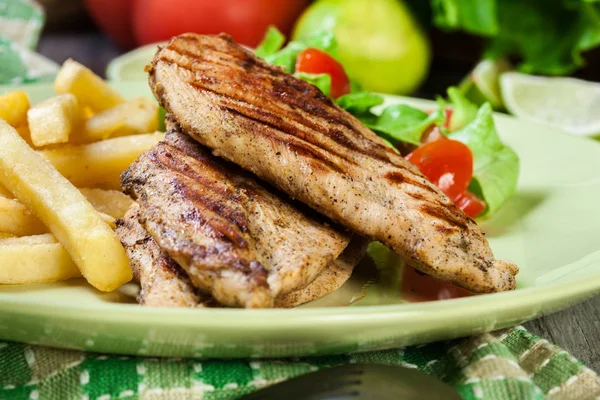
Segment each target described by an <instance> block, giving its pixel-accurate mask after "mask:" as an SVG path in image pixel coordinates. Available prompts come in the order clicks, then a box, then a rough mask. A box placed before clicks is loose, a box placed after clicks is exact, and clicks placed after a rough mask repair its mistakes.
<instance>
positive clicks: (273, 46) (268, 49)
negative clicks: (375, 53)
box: [256, 26, 337, 83]
mask: <svg viewBox="0 0 600 400" xmlns="http://www.w3.org/2000/svg"><path fill="white" fill-rule="evenodd" d="M282 38H283V40H281V39H282ZM284 43H285V37H284V36H283V34H282V33H281V32H279V31H278V30H277V28H275V27H272V26H271V27H269V29H268V30H267V34H266V36H265V38H264V39H263V41H262V42H261V43H260V44H259V45H258V47H257V48H256V55H258V56H259V57H262V58H264V59H265V60H266V61H267V62H269V63H271V64H274V65H279V66H280V67H283V69H284V70H285V71H286V72H289V73H293V72H294V69H295V66H296V58H297V57H298V54H300V52H301V51H302V50H304V49H306V48H308V47H314V48H317V49H319V50H323V51H325V52H327V53H329V54H330V55H332V56H334V53H335V47H336V46H337V43H336V41H335V37H334V35H333V33H332V32H320V33H317V34H315V35H313V36H311V37H310V38H308V39H307V40H305V41H299V40H293V41H291V42H289V43H288V44H287V46H285V47H283V44H284ZM334 57H335V56H334ZM311 83H312V82H311Z"/></svg>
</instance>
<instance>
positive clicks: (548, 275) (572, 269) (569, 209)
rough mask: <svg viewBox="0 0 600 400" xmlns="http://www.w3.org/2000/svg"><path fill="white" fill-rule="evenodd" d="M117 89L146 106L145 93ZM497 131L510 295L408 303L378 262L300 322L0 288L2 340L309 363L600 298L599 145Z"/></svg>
mask: <svg viewBox="0 0 600 400" xmlns="http://www.w3.org/2000/svg"><path fill="white" fill-rule="evenodd" d="M117 88H118V89H120V90H121V91H122V92H123V94H124V95H126V96H134V95H140V94H149V91H148V88H147V87H146V84H145V83H143V82H142V83H118V84H117ZM13 89H14V88H13ZM24 89H25V90H27V91H28V92H29V93H30V95H31V98H32V99H33V101H38V100H40V99H42V98H45V97H47V96H50V95H51V93H52V92H51V87H50V86H48V85H35V86H27V87H25V88H24ZM6 90H7V89H6V88H5V89H2V88H0V93H2V92H3V91H6ZM388 101H390V102H408V103H411V104H417V105H419V106H423V107H432V103H430V102H426V101H417V100H414V99H413V100H411V99H406V98H389V99H388ZM496 122H497V126H498V130H499V131H500V134H501V136H502V137H503V139H504V140H505V141H506V142H507V143H508V144H510V145H511V146H512V147H513V148H514V149H515V150H516V151H517V152H518V153H519V155H520V157H521V161H522V174H521V179H520V184H519V189H518V191H517V193H516V195H515V196H514V197H513V198H512V199H511V200H510V201H509V202H508V203H507V204H506V205H505V206H504V207H503V208H502V209H501V210H500V211H499V212H498V213H497V214H496V215H494V216H493V217H492V218H489V219H487V220H483V221H481V225H482V226H483V229H484V230H485V232H486V233H487V237H488V238H489V239H490V242H491V244H492V248H493V250H494V251H495V253H496V255H497V256H498V257H499V258H503V259H508V260H513V261H515V262H516V263H517V264H519V266H520V267H521V273H520V274H519V275H518V289H517V290H515V291H513V292H510V293H499V294H491V295H482V296H476V297H470V298H463V299H457V300H446V301H437V302H428V303H405V302H403V301H402V300H401V296H400V292H399V290H398V289H397V287H396V286H395V285H393V284H383V283H375V284H373V283H372V284H370V285H365V283H366V282H367V280H368V279H369V276H368V274H369V273H370V272H369V265H370V260H369V259H366V260H364V263H363V264H362V265H361V268H358V270H357V273H356V274H355V275H354V276H353V277H352V278H351V280H350V281H349V282H348V283H347V284H346V285H345V286H344V287H342V288H341V289H339V290H338V291H336V292H334V293H332V294H330V295H328V296H326V297H325V298H323V299H321V300H319V301H317V302H315V303H313V304H308V305H306V306H304V307H301V308H298V309H294V310H235V309H199V310H189V309H147V308H142V307H140V306H138V305H136V304H135V302H134V300H133V296H134V295H135V294H134V292H135V287H133V286H132V285H131V286H126V287H124V288H122V290H120V291H118V292H114V293H109V294H103V293H100V292H97V291H95V290H94V289H93V288H91V287H90V286H88V285H87V284H86V283H85V282H84V281H82V280H71V281H68V282H63V283H57V284H45V285H32V286H21V287H2V288H0V338H1V339H9V340H16V341H22V342H29V343H39V344H43V345H48V346H55V347H66V348H74V349H84V350H90V351H99V352H112V353H124V354H141V355H158V356H183V357H191V356H194V357H248V356H256V357H282V356H303V355H312V354H326V353H341V352H348V351H356V350H367V349H376V348H389V347H396V346H403V345H410V344H418V343H425V342H429V341H434V340H440V339H448V338H454V337H458V336H464V335H469V334H474V333H479V332H486V331H490V330H494V329H499V328H502V327H506V326H509V325H514V324H518V323H521V322H523V321H526V320H529V319H532V318H535V317H537V316H540V315H541V314H544V313H549V312H552V311H555V310H558V309H560V308H564V307H567V306H569V305H572V304H574V303H576V302H578V301H581V300H582V299H584V298H586V297H589V296H591V295H593V294H595V293H598V292H599V291H600V242H599V241H598V238H599V237H600V211H599V210H598V204H599V202H600V145H599V144H598V143H597V142H593V141H590V140H584V139H579V138H574V137H570V136H567V135H564V134H562V133H561V132H559V131H557V130H553V129H550V128H547V127H542V126H540V125H535V124H532V123H528V122H523V121H519V120H516V119H514V118H510V117H507V116H502V115H498V116H497V117H496ZM365 274H366V275H365ZM349 303H352V305H351V306H342V305H348V304H349Z"/></svg>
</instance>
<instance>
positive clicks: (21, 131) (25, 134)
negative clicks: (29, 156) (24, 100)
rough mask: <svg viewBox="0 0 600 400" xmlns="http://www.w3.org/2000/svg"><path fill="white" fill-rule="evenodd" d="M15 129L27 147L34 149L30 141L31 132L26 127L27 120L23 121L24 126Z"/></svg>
mask: <svg viewBox="0 0 600 400" xmlns="http://www.w3.org/2000/svg"><path fill="white" fill-rule="evenodd" d="M26 118H27V117H26ZM15 129H16V130H17V132H19V135H21V137H22V138H23V140H24V141H26V142H27V144H28V145H30V146H31V147H34V145H33V142H32V141H31V131H30V130H29V125H27V120H25V123H24V124H21V125H19V126H15Z"/></svg>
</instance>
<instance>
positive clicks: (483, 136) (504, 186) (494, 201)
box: [448, 103, 519, 214]
mask: <svg viewBox="0 0 600 400" xmlns="http://www.w3.org/2000/svg"><path fill="white" fill-rule="evenodd" d="M448 137H449V138H450V139H454V140H458V141H459V142H463V143H464V144H466V145H467V146H469V148H470V149H471V152H472V153H473V180H472V181H471V184H470V185H469V190H470V191H471V192H473V193H474V194H476V195H478V196H479V197H480V198H482V199H484V200H485V202H486V203H487V206H488V207H487V210H486V213H488V214H491V213H493V212H494V211H496V210H497V209H498V207H500V206H501V205H502V204H503V203H504V202H505V201H506V200H508V198H510V197H511V196H512V195H513V194H514V192H515V190H516V188H517V180H518V178H519V157H518V156H517V154H516V153H515V152H514V151H513V150H512V149H511V148H509V147H507V146H505V145H504V144H503V143H502V141H501V140H500V137H499V136H498V132H497V131H496V128H495V126H494V121H493V119H492V107H491V106H490V104H489V103H485V104H484V105H482V106H481V107H480V108H479V111H478V112H477V115H476V116H475V119H474V120H473V121H472V122H470V123H469V124H467V125H466V126H465V127H463V128H462V129H460V130H457V131H454V132H450V133H449V134H448Z"/></svg>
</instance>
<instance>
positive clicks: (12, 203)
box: [0, 197, 48, 236]
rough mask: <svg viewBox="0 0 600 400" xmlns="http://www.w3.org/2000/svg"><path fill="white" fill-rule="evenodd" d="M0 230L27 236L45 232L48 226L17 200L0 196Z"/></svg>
mask: <svg viewBox="0 0 600 400" xmlns="http://www.w3.org/2000/svg"><path fill="white" fill-rule="evenodd" d="M0 232H6V233H10V234H13V235H15V236H27V235H37V234H40V233H46V232H48V228H46V226H45V225H44V224H43V223H42V221H40V220H39V219H38V218H37V217H36V216H35V215H33V214H32V213H31V212H30V211H29V210H28V209H27V207H25V206H24V205H23V204H21V203H20V202H19V201H18V200H13V199H7V198H5V197H0Z"/></svg>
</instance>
